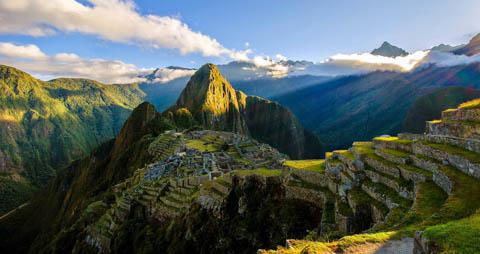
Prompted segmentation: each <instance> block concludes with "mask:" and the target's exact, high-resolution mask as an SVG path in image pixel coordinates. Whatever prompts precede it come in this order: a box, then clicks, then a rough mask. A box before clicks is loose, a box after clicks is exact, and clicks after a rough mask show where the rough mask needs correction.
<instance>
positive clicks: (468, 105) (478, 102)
mask: <svg viewBox="0 0 480 254" xmlns="http://www.w3.org/2000/svg"><path fill="white" fill-rule="evenodd" d="M479 107H480V99H475V100H471V101H467V102H464V103H462V104H460V106H458V108H461V109H474V108H479Z"/></svg>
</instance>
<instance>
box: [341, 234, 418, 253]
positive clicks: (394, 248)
mask: <svg viewBox="0 0 480 254" xmlns="http://www.w3.org/2000/svg"><path fill="white" fill-rule="evenodd" d="M413 241H414V240H413V238H403V239H402V240H391V241H388V242H385V243H367V244H363V245H358V246H355V247H351V248H348V249H347V250H345V252H344V253H348V254H354V253H355V254H411V253H413Z"/></svg>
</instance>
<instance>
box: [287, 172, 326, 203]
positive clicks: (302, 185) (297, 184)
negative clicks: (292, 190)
mask: <svg viewBox="0 0 480 254" xmlns="http://www.w3.org/2000/svg"><path fill="white" fill-rule="evenodd" d="M291 176H292V177H293V178H294V179H295V180H293V181H289V182H288V185H290V186H295V187H300V188H305V189H311V190H315V191H318V192H322V193H324V194H325V197H327V199H333V198H334V197H335V195H334V194H333V193H332V192H331V191H330V189H328V188H327V187H323V186H320V185H318V184H314V183H310V182H307V181H304V180H302V179H300V178H298V177H297V176H295V175H291Z"/></svg>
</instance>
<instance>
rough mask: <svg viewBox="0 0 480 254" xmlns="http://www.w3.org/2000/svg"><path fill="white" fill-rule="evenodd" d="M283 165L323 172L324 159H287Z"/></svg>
mask: <svg viewBox="0 0 480 254" xmlns="http://www.w3.org/2000/svg"><path fill="white" fill-rule="evenodd" d="M283 165H284V166H286V167H290V168H293V169H299V170H309V171H316V172H323V170H324V169H325V160H287V161H285V162H284V163H283Z"/></svg>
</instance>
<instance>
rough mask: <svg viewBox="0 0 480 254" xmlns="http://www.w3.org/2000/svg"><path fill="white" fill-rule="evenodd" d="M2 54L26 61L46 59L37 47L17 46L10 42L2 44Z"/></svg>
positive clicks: (0, 45)
mask: <svg viewBox="0 0 480 254" xmlns="http://www.w3.org/2000/svg"><path fill="white" fill-rule="evenodd" d="M0 54H1V55H4V56H8V57H15V58H25V59H41V58H45V57H46V55H45V54H44V53H43V52H42V51H41V50H40V49H39V48H38V47H37V46H36V45H33V44H29V45H25V46H17V45H14V44H12V43H8V42H4V43H0Z"/></svg>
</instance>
